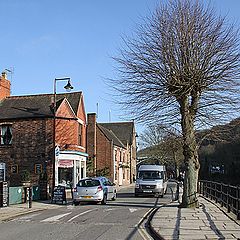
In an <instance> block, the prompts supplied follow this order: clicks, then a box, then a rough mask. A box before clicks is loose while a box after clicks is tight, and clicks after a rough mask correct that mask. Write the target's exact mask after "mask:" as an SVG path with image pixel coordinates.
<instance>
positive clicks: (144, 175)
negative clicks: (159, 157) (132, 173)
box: [135, 165, 167, 197]
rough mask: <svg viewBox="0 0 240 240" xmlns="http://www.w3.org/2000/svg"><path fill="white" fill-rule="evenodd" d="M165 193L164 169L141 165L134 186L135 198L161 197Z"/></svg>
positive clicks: (163, 167)
mask: <svg viewBox="0 0 240 240" xmlns="http://www.w3.org/2000/svg"><path fill="white" fill-rule="evenodd" d="M166 191H167V174H166V167H165V166H163V165H141V166H140V167H139V168H138V172H137V179H136V184H135V197H138V196H139V195H159V196H160V197H163V195H164V194H165V193H166Z"/></svg>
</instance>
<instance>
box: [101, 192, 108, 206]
mask: <svg viewBox="0 0 240 240" xmlns="http://www.w3.org/2000/svg"><path fill="white" fill-rule="evenodd" d="M106 203H107V195H106V194H104V195H103V200H102V201H101V204H102V205H105V204H106Z"/></svg>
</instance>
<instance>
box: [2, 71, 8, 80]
mask: <svg viewBox="0 0 240 240" xmlns="http://www.w3.org/2000/svg"><path fill="white" fill-rule="evenodd" d="M2 77H3V78H4V79H7V73H6V72H4V71H3V72H2Z"/></svg>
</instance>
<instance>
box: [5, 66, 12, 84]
mask: <svg viewBox="0 0 240 240" xmlns="http://www.w3.org/2000/svg"><path fill="white" fill-rule="evenodd" d="M4 71H6V72H8V73H10V80H11V82H12V75H13V74H14V67H9V68H5V69H4Z"/></svg>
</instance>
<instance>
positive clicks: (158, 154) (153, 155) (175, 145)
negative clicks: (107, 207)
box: [138, 124, 183, 177]
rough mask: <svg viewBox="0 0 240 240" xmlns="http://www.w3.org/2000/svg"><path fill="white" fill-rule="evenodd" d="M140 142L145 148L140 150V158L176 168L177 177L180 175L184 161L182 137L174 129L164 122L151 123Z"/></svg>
mask: <svg viewBox="0 0 240 240" xmlns="http://www.w3.org/2000/svg"><path fill="white" fill-rule="evenodd" d="M140 142H141V145H142V146H143V147H144V148H143V149H142V150H141V151H139V152H138V158H140V159H141V158H144V159H145V160H144V161H147V162H148V163H149V162H151V161H152V162H153V163H154V162H155V163H156V162H158V163H159V164H165V165H167V166H168V169H170V168H171V169H172V170H174V175H175V177H177V176H178V175H179V168H180V166H181V164H182V163H183V154H182V138H181V136H179V135H178V134H177V133H176V132H175V131H174V129H170V128H169V127H167V126H165V125H162V124H154V125H149V126H147V128H146V129H145V130H144V132H143V133H142V134H141V135H140Z"/></svg>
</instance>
